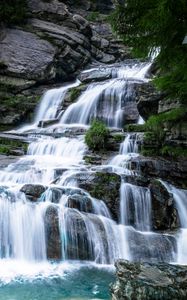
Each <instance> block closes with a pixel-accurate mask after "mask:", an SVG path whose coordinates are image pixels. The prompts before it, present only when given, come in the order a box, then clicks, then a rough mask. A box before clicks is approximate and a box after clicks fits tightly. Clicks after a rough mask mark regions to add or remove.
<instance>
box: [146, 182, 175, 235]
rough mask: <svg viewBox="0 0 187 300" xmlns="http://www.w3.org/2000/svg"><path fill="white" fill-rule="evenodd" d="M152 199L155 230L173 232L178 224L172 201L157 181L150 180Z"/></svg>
mask: <svg viewBox="0 0 187 300" xmlns="http://www.w3.org/2000/svg"><path fill="white" fill-rule="evenodd" d="M149 188H150V192H151V199H152V221H153V228H154V229H155V230H167V229H169V230H174V229H177V228H179V226H180V222H179V217H178V213H177V210H176V209H175V206H174V199H173V196H172V194H170V193H169V192H168V191H167V189H166V188H165V186H164V185H163V184H162V183H161V182H160V181H159V180H152V181H151V184H150V186H149Z"/></svg>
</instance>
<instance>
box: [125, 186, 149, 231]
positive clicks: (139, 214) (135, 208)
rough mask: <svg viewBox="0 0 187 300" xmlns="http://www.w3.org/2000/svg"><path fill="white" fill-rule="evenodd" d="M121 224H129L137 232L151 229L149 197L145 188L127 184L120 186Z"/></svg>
mask: <svg viewBox="0 0 187 300" xmlns="http://www.w3.org/2000/svg"><path fill="white" fill-rule="evenodd" d="M120 193H121V204H120V213H121V223H122V224H124V225H129V224H131V222H132V223H133V225H134V226H135V228H136V229H137V230H140V231H150V229H151V195H150V191H149V189H147V188H143V187H138V186H135V185H132V184H129V183H123V184H122V185H121V192H120Z"/></svg>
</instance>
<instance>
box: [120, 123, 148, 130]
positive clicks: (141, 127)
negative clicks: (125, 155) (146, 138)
mask: <svg viewBox="0 0 187 300" xmlns="http://www.w3.org/2000/svg"><path fill="white" fill-rule="evenodd" d="M124 130H125V131H127V132H144V131H146V126H145V125H144V124H129V125H126V126H125V128H124Z"/></svg>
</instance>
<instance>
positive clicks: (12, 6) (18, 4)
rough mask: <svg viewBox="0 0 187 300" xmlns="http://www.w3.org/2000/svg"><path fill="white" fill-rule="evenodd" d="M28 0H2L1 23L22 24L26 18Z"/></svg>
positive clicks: (0, 6) (0, 2)
mask: <svg viewBox="0 0 187 300" xmlns="http://www.w3.org/2000/svg"><path fill="white" fill-rule="evenodd" d="M26 13H27V0H1V1H0V23H1V22H3V23H5V24H8V25H9V24H21V23H23V22H24V21H25V19H26Z"/></svg>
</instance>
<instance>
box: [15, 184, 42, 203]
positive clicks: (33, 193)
mask: <svg viewBox="0 0 187 300" xmlns="http://www.w3.org/2000/svg"><path fill="white" fill-rule="evenodd" d="M46 189H47V188H46V187H44V186H43V185H41V184H25V185H24V186H23V187H22V188H21V190H20V191H21V192H23V193H24V194H25V195H26V197H27V198H28V199H29V200H30V201H34V202H35V201H37V200H38V199H39V198H40V197H41V195H42V194H43V193H44V192H45V190H46Z"/></svg>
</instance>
